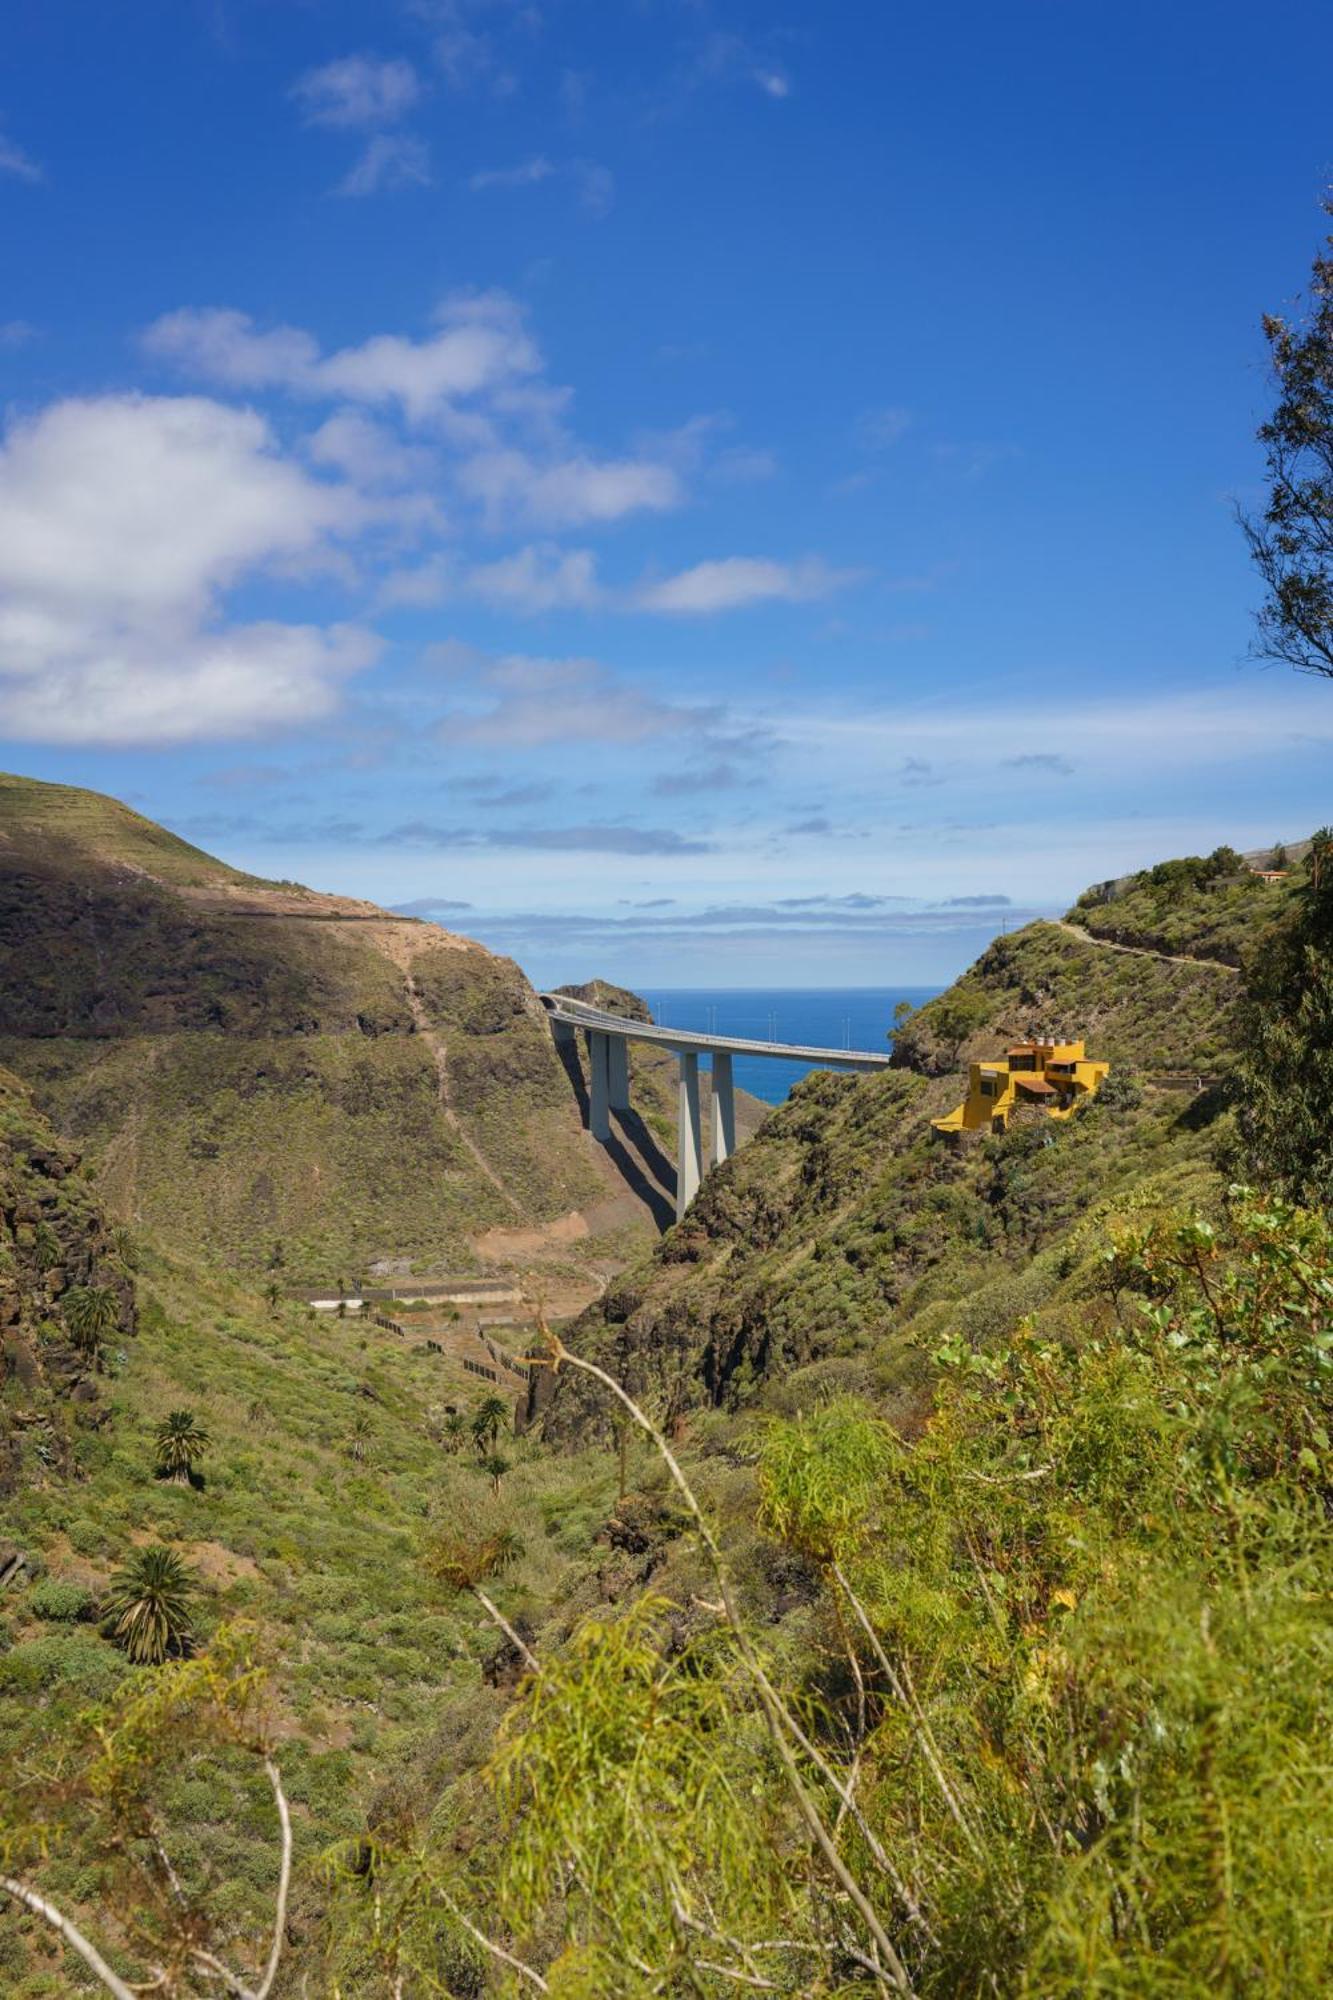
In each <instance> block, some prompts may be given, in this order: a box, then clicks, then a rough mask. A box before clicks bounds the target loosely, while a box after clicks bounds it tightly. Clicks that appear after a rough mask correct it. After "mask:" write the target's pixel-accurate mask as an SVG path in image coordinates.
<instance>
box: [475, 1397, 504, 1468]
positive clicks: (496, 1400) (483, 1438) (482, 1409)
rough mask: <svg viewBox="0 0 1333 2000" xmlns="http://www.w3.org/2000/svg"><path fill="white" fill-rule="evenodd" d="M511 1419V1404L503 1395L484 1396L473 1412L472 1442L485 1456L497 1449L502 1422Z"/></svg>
mask: <svg viewBox="0 0 1333 2000" xmlns="http://www.w3.org/2000/svg"><path fill="white" fill-rule="evenodd" d="M508 1421H509V1405H508V1403H506V1401H505V1399H504V1397H503V1396H483V1397H482V1399H481V1401H480V1402H479V1403H478V1405H477V1407H476V1409H475V1410H474V1411H473V1414H472V1442H473V1443H474V1444H475V1445H476V1447H477V1450H478V1451H479V1452H480V1453H481V1454H482V1456H483V1457H484V1456H485V1454H486V1453H487V1452H488V1451H493V1450H494V1449H495V1440H496V1439H497V1438H498V1437H499V1435H500V1426H501V1424H504V1423H507V1422H508Z"/></svg>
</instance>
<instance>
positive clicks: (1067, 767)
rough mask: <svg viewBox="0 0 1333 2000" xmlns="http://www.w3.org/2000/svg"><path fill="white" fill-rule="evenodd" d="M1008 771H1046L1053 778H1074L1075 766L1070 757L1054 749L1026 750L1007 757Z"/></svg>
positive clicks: (1006, 766)
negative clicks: (1015, 755)
mask: <svg viewBox="0 0 1333 2000" xmlns="http://www.w3.org/2000/svg"><path fill="white" fill-rule="evenodd" d="M1004 767H1005V769H1006V770H1007V771H1044V772H1045V773H1046V774H1047V776H1048V777H1052V778H1072V777H1073V775H1074V767H1073V765H1072V764H1071V763H1070V761H1069V759H1068V757H1062V756H1060V755H1059V753H1058V752H1057V751H1054V750H1024V751H1021V752H1020V753H1019V755H1018V756H1017V757H1006V758H1005V759H1004Z"/></svg>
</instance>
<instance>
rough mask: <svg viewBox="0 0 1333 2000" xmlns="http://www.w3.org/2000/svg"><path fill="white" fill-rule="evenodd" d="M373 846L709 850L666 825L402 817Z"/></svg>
mask: <svg viewBox="0 0 1333 2000" xmlns="http://www.w3.org/2000/svg"><path fill="white" fill-rule="evenodd" d="M375 844H376V845H377V846H379V847H407V848H426V849H430V850H432V851H434V850H436V849H446V848H488V847H489V848H528V849H541V850H544V851H545V852H547V853H551V854H630V855H634V854H641V855H654V854H668V855H669V854H709V853H711V852H712V842H711V841H707V840H692V839H690V838H688V837H687V836H686V835H684V834H680V833H676V832H675V831H674V830H673V829H671V828H669V827H654V826H628V825H624V824H620V823H615V822H599V823H596V824H589V825H584V826H517V827H488V828H485V829H482V828H479V827H475V826H435V825H432V824H431V823H430V822H429V821H426V820H407V821H405V822H404V823H403V825H401V826H396V827H391V828H390V829H389V831H388V832H387V833H382V834H379V835H378V836H377V837H376V843H375Z"/></svg>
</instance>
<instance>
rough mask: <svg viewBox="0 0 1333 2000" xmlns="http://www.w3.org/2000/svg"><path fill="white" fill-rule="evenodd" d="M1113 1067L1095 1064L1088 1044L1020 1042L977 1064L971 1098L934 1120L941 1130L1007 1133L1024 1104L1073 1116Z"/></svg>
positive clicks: (971, 1078)
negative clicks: (1085, 1045) (1013, 1116)
mask: <svg viewBox="0 0 1333 2000" xmlns="http://www.w3.org/2000/svg"><path fill="white" fill-rule="evenodd" d="M1110 1068H1111V1065H1110V1064H1109V1063H1104V1062H1090V1061H1089V1060H1088V1057H1087V1055H1086V1053H1085V1050H1084V1045H1083V1043H1082V1042H1020V1043H1019V1044H1018V1046H1017V1047H1016V1048H1012V1049H1010V1050H1009V1052H1008V1054H1007V1056H1006V1057H1005V1059H1004V1060H1003V1061H1000V1060H999V1059H998V1058H997V1059H996V1060H995V1061H993V1062H974V1063H973V1064H972V1067H971V1072H970V1074H969V1076H968V1083H967V1096H966V1097H965V1098H964V1099H963V1101H962V1103H961V1104H960V1105H958V1106H957V1107H956V1109H954V1110H953V1111H950V1112H949V1113H948V1114H947V1116H945V1117H943V1118H933V1119H932V1120H931V1123H932V1125H933V1126H934V1127H935V1130H936V1131H937V1132H1005V1131H1007V1130H1008V1128H1009V1120H1010V1118H1011V1117H1012V1115H1013V1113H1014V1112H1015V1111H1016V1110H1021V1109H1024V1108H1026V1109H1031V1110H1036V1111H1044V1112H1046V1113H1047V1114H1048V1116H1050V1117H1051V1118H1068V1116H1069V1114H1070V1112H1071V1111H1074V1110H1076V1109H1077V1107H1078V1106H1079V1105H1080V1104H1081V1103H1083V1102H1084V1101H1085V1100H1086V1099H1087V1098H1089V1097H1095V1096H1096V1094H1097V1092H1098V1091H1099V1090H1100V1089H1101V1086H1102V1083H1103V1081H1104V1080H1105V1078H1106V1076H1107V1075H1108V1073H1109V1071H1110Z"/></svg>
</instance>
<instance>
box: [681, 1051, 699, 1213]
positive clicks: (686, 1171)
mask: <svg viewBox="0 0 1333 2000" xmlns="http://www.w3.org/2000/svg"><path fill="white" fill-rule="evenodd" d="M679 1060H680V1090H679V1104H680V1115H679V1119H678V1121H677V1126H678V1137H677V1142H676V1160H677V1165H676V1220H677V1222H679V1221H680V1219H681V1217H682V1216H683V1215H684V1213H685V1211H686V1209H687V1208H688V1207H689V1205H690V1203H691V1202H692V1201H693V1200H694V1197H695V1195H696V1194H697V1193H698V1192H699V1181H700V1177H701V1175H702V1173H703V1134H702V1131H701V1129H700V1124H699V1055H698V1051H697V1050H696V1049H682V1050H681V1051H680V1058H679Z"/></svg>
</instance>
